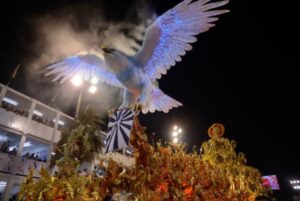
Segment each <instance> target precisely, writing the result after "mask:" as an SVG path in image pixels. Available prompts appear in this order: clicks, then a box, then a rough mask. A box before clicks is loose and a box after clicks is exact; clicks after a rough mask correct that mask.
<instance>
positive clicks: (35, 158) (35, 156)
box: [22, 152, 47, 162]
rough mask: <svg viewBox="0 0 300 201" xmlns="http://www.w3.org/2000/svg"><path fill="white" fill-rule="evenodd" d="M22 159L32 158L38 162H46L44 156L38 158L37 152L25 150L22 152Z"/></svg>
mask: <svg viewBox="0 0 300 201" xmlns="http://www.w3.org/2000/svg"><path fill="white" fill-rule="evenodd" d="M22 159H32V160H35V161H40V162H46V161H47V159H46V158H40V157H39V156H38V155H37V154H34V153H29V152H27V153H26V154H23V156H22Z"/></svg>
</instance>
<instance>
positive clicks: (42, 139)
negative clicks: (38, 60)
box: [0, 84, 134, 201]
mask: <svg viewBox="0 0 300 201" xmlns="http://www.w3.org/2000/svg"><path fill="white" fill-rule="evenodd" d="M72 120H73V117H70V116H68V115H66V114H64V113H62V112H61V111H59V110H56V109H54V108H51V107H49V106H47V105H45V104H43V103H41V102H39V101H37V100H35V99H32V98H30V97H28V96H26V95H24V94H22V93H20V92H18V91H16V90H14V89H11V88H9V87H7V86H5V85H2V84H0V200H1V201H7V200H9V199H10V198H11V197H12V196H13V195H14V194H16V193H17V192H18V189H19V186H20V184H21V183H22V182H23V181H24V179H25V176H26V175H27V174H28V172H29V168H30V167H33V168H34V177H35V178H36V179H39V170H40V168H41V167H42V166H47V164H48V162H49V161H50V157H51V154H52V153H53V147H54V145H55V143H57V142H58V141H59V139H60V137H61V131H62V129H63V128H66V127H68V125H70V123H71V122H72ZM104 138H105V136H104ZM124 153H126V151H125V150H124V151H123V154H120V153H118V152H115V153H110V154H107V155H102V156H100V158H101V159H105V160H108V159H109V158H113V160H115V161H116V162H118V163H120V164H123V165H124V166H131V165H133V164H134V159H133V158H132V157H128V155H127V154H124ZM126 155H127V156H126ZM96 163H97V162H96Z"/></svg>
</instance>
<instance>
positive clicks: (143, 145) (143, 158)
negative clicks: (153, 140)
mask: <svg viewBox="0 0 300 201" xmlns="http://www.w3.org/2000/svg"><path fill="white" fill-rule="evenodd" d="M209 133H210V134H209V135H210V137H211V139H210V140H209V141H207V142H204V143H203V144H202V146H201V151H200V152H201V154H199V153H197V151H194V152H192V153H186V151H185V146H184V145H175V144H171V145H167V146H163V145H161V144H160V143H157V144H156V146H155V147H153V146H151V145H150V144H149V143H148V142H147V135H146V133H145V129H144V128H143V127H142V126H141V125H140V124H139V121H138V119H137V118H136V119H135V121H134V125H133V129H132V134H131V139H130V144H131V146H132V147H133V148H134V152H133V155H134V157H135V160H136V162H135V165H134V166H133V167H130V168H125V167H120V166H119V165H118V164H117V163H115V162H113V161H110V162H109V164H108V167H107V168H106V171H107V173H106V175H105V176H104V177H103V178H95V177H86V178H88V179H82V180H81V183H80V187H79V185H78V183H79V182H78V181H77V180H78V179H80V178H81V177H82V176H79V175H76V174H75V175H68V176H64V175H59V177H51V179H50V180H51V181H56V182H57V184H56V183H55V182H52V183H51V186H50V187H49V186H47V187H46V186H45V187H44V188H43V189H41V188H40V192H42V194H41V193H37V192H35V191H37V189H35V188H34V187H35V186H34V185H35V184H37V185H39V184H38V183H34V182H33V181H29V182H28V181H27V182H26V183H25V184H23V185H22V187H21V195H22V196H23V197H22V196H20V198H21V199H22V198H30V199H27V200H38V199H37V198H35V197H33V195H39V196H40V197H42V196H44V195H45V198H44V197H43V199H41V200H46V201H48V200H49V201H50V200H51V201H53V200H59V201H63V200H87V201H97V200H103V199H104V198H105V197H106V196H107V195H108V194H111V195H113V194H115V193H124V192H127V193H132V194H131V196H129V197H128V198H126V200H135V201H137V200H140V201H247V200H253V198H254V199H255V197H256V196H258V195H268V193H269V189H267V188H266V187H264V186H263V185H262V180H261V175H260V173H259V171H258V170H257V169H255V168H252V167H249V166H247V165H246V159H245V156H244V155H243V154H241V153H239V154H237V153H236V152H235V142H233V141H229V140H228V139H226V138H223V137H222V135H223V133H224V126H223V125H221V124H214V125H213V126H212V127H211V128H210V129H209ZM61 172H63V171H61ZM59 179H61V180H63V181H64V183H63V184H60V185H59V182H58V181H59ZM72 179H73V180H75V181H76V182H77V183H76V182H74V183H75V184H74V183H72ZM76 179H77V180H76ZM41 180H45V179H44V176H43V175H42V179H41ZM50 180H49V181H50ZM76 184H77V186H78V187H76ZM58 185H59V186H60V189H59V192H60V194H58V193H56V194H57V195H59V197H58V196H53V195H52V194H51V193H52V192H54V191H53V189H58V188H57V186H58ZM63 188H65V190H64V191H62V189H63ZM71 188H77V189H76V191H75V190H74V189H73V190H72V189H71ZM48 189H50V190H48ZM66 189H71V190H69V191H70V192H73V194H70V193H68V192H69V191H68V190H66ZM32 191H33V192H32ZM75 192H76V195H75ZM46 196H47V197H49V198H51V199H47V198H46ZM76 196H77V197H76ZM80 196H81V197H80ZM23 200H25V199H23Z"/></svg>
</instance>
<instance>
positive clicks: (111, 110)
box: [107, 109, 117, 117]
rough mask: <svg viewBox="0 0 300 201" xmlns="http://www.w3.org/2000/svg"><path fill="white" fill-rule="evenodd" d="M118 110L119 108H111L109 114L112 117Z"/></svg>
mask: <svg viewBox="0 0 300 201" xmlns="http://www.w3.org/2000/svg"><path fill="white" fill-rule="evenodd" d="M116 111H117V109H110V110H108V112H107V114H108V116H109V117H111V116H112V115H113V114H114V113H115V112H116Z"/></svg>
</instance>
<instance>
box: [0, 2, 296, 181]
mask: <svg viewBox="0 0 300 201" xmlns="http://www.w3.org/2000/svg"><path fill="white" fill-rule="evenodd" d="M82 2H90V3H91V4H95V5H97V1H83V0H82V1H75V0H73V1H71V0H69V1H67V0H64V1H53V0H44V1H38V0H26V1H22V2H19V1H15V0H13V1H9V2H6V3H8V5H4V4H3V5H2V6H1V15H2V16H1V37H0V40H1V42H0V45H1V60H0V66H1V74H0V75H1V79H0V81H1V83H6V82H7V80H8V78H9V76H10V74H11V72H12V71H13V69H14V67H15V66H16V65H17V64H18V63H19V62H22V61H24V60H26V58H27V57H30V58H31V59H32V58H34V56H33V55H32V54H33V53H32V52H31V51H29V50H28V49H29V48H28V46H30V44H31V43H32V42H36V41H35V37H34V35H31V32H30V27H27V25H26V23H25V22H26V19H28V18H30V17H31V16H35V15H36V14H39V15H42V14H43V12H47V13H49V12H50V13H51V12H52V11H54V10H55V9H57V8H60V7H63V6H66V5H74V4H80V3H82ZM104 2H105V5H106V6H107V9H108V12H107V13H106V18H107V19H108V20H116V21H118V20H122V17H123V15H122V14H123V13H124V12H126V11H127V10H128V9H129V8H130V6H131V5H133V4H134V2H135V1H134V0H130V1H126V3H125V1H121V0H119V1H117V0H110V1H108V0H106V1H104ZM178 2H179V1H177V0H176V1H175V0H164V1H163V3H162V1H159V0H152V1H148V3H149V4H151V5H152V7H153V8H154V10H155V11H156V12H157V14H161V13H162V12H164V11H166V10H167V9H168V8H171V7H172V6H174V5H176V3H178ZM227 8H229V9H230V10H231V13H229V14H226V15H223V16H221V17H220V21H218V22H217V26H216V27H215V28H213V29H211V30H210V31H208V32H206V33H203V34H201V35H199V36H198V42H197V43H196V44H194V45H193V47H194V49H193V50H192V51H191V52H188V53H187V55H186V56H185V57H183V61H182V62H181V63H178V64H177V65H176V66H175V67H173V68H172V69H171V70H170V71H168V74H167V75H165V76H163V78H162V79H161V80H160V82H159V84H160V88H161V89H162V90H163V91H164V92H165V93H166V94H168V95H170V96H171V97H174V98H175V99H177V100H179V101H180V102H182V103H183V105H184V106H183V107H181V108H179V109H173V110H172V111H171V112H169V113H168V114H163V113H155V114H150V115H146V116H141V118H140V119H141V121H142V122H143V125H145V126H146V127H147V128H148V130H149V132H150V133H151V132H155V133H156V138H162V139H163V140H167V139H168V136H169V135H170V129H171V126H172V125H174V124H177V125H179V126H181V127H182V128H183V130H184V141H185V142H187V143H188V145H189V146H190V147H191V146H192V145H194V144H195V145H197V146H198V147H199V145H200V144H201V142H202V141H203V140H206V139H207V129H208V127H209V126H210V125H211V124H212V123H215V122H220V123H223V124H224V125H225V127H226V134H225V136H227V137H229V138H231V139H234V140H236V141H237V143H238V151H242V152H244V153H245V154H246V157H247V159H248V164H250V165H252V166H255V167H257V168H259V169H260V170H261V171H262V173H263V174H277V175H279V178H280V179H281V184H282V185H285V182H286V179H288V178H289V177H291V176H298V177H299V176H300V174H299V172H300V157H299V153H300V152H299V148H300V141H299V140H298V139H299V136H298V135H299V134H300V132H299V128H298V126H299V125H300V124H299V120H300V118H299V114H300V113H299V112H300V110H299V108H300V106H299V103H300V98H299V97H298V96H299V89H300V83H299V82H300V79H299V74H298V73H297V70H296V67H297V66H298V67H299V56H298V53H299V50H298V48H299V45H298V43H297V42H298V41H297V40H298V36H299V34H297V32H296V28H297V26H298V25H299V22H298V21H297V18H296V16H297V13H296V12H295V11H293V10H295V9H296V6H295V5H293V3H292V1H291V0H290V1H285V2H283V1H281V2H279V1H278V2H277V1H271V0H265V1H263V2H262V1H255V0H232V1H231V3H230V4H229V5H228V6H227ZM85 12H86V11H85ZM296 54H297V57H296ZM20 71H21V72H20V75H18V76H17V80H14V81H12V82H13V83H12V86H13V88H15V89H17V90H21V91H22V87H21V86H20V84H19V83H21V82H22V81H20V80H22V78H23V76H22V73H24V70H22V68H21V70H20Z"/></svg>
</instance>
